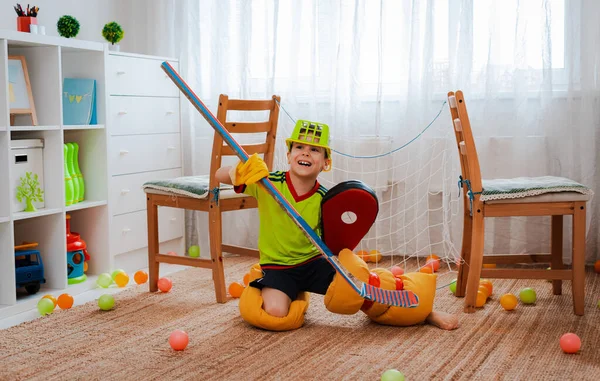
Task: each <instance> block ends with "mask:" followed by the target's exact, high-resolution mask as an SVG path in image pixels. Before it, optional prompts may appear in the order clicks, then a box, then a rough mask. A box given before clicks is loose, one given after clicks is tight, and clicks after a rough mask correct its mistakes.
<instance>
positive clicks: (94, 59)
mask: <svg viewBox="0 0 600 381" xmlns="http://www.w3.org/2000/svg"><path fill="white" fill-rule="evenodd" d="M105 71H106V69H105V67H104V52H101V51H100V52H96V51H78V50H73V49H70V50H61V82H62V81H63V80H64V79H65V78H88V79H95V80H96V116H97V121H96V124H93V125H84V126H68V125H65V126H64V129H73V128H72V127H75V128H76V129H89V128H93V127H94V126H97V125H102V126H103V125H104V124H105V123H106V121H105V114H106V102H105V94H106V89H105V85H104V83H105V78H104V77H105ZM61 89H62V83H61Z"/></svg>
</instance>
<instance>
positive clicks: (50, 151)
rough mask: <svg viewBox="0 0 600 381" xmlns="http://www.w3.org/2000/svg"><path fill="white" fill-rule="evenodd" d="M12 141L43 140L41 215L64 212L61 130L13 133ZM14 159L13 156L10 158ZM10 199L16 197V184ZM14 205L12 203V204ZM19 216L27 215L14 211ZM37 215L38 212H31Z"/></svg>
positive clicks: (12, 186) (11, 191)
mask: <svg viewBox="0 0 600 381" xmlns="http://www.w3.org/2000/svg"><path fill="white" fill-rule="evenodd" d="M10 135H11V139H12V140H16V139H43V140H44V148H43V157H44V166H43V168H44V208H39V209H38V212H39V213H40V214H52V213H54V211H53V210H54V209H57V210H58V211H62V208H63V207H64V205H65V202H64V200H65V197H64V190H63V188H64V175H63V140H62V139H63V136H62V132H61V131H60V130H44V131H27V132H26V131H13V132H11V134H10ZM10 157H11V158H12V155H11V156H10ZM9 164H10V163H9ZM10 186H11V188H13V189H10V194H11V196H10V199H11V200H13V197H15V192H16V188H15V187H14V184H11V185H10ZM11 204H12V202H11ZM13 213H14V214H16V215H17V217H15V218H16V219H18V218H23V217H26V215H23V213H29V212H18V213H16V211H14V210H13ZM31 213H36V212H31Z"/></svg>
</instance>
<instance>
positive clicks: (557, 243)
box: [550, 215, 564, 295]
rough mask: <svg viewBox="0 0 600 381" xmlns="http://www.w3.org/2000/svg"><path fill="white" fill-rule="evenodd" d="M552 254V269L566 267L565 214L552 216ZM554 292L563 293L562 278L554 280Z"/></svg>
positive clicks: (555, 293) (556, 293)
mask: <svg viewBox="0 0 600 381" xmlns="http://www.w3.org/2000/svg"><path fill="white" fill-rule="evenodd" d="M550 239H551V243H550V254H551V255H552V259H551V261H552V262H551V264H550V265H551V268H552V270H562V269H564V264H563V258H562V256H563V250H562V245H563V216H562V215H557V216H552V225H551V228H550ZM552 293H553V294H554V295H561V294H562V280H560V279H555V280H553V281H552Z"/></svg>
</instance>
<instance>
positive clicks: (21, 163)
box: [10, 139, 45, 213]
mask: <svg viewBox="0 0 600 381" xmlns="http://www.w3.org/2000/svg"><path fill="white" fill-rule="evenodd" d="M10 165H11V169H10V177H11V181H10V183H11V184H12V186H13V195H15V197H14V199H13V203H12V211H13V213H14V212H22V211H23V210H25V205H26V202H25V200H23V201H22V202H19V201H18V200H17V197H16V194H17V187H18V186H19V185H21V177H23V178H25V174H26V173H27V172H33V173H34V174H37V175H38V180H39V182H40V185H39V186H40V188H41V189H42V191H43V190H44V140H43V139H22V140H11V141H10ZM43 196H44V197H45V194H44V195H43ZM33 205H34V206H35V207H36V208H38V209H39V208H43V207H44V202H34V203H33Z"/></svg>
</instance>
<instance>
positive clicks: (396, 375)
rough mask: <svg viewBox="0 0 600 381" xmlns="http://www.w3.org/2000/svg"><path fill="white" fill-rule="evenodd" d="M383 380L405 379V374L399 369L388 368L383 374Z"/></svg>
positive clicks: (399, 380)
mask: <svg viewBox="0 0 600 381" xmlns="http://www.w3.org/2000/svg"><path fill="white" fill-rule="evenodd" d="M381 381H404V375H403V374H402V372H400V371H399V370H398V369H388V370H386V371H385V372H383V374H382V375H381Z"/></svg>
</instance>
